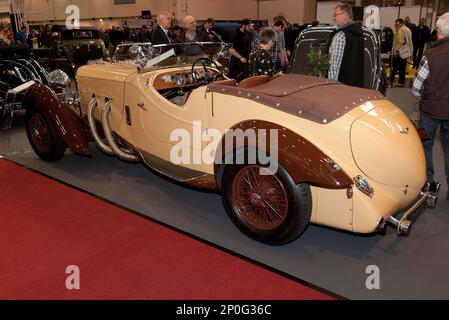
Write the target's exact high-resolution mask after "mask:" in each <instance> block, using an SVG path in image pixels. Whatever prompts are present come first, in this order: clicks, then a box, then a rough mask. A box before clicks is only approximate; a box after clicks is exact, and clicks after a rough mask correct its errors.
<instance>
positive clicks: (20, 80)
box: [0, 46, 49, 129]
mask: <svg viewBox="0 0 449 320" xmlns="http://www.w3.org/2000/svg"><path fill="white" fill-rule="evenodd" d="M35 82H40V83H43V84H46V85H48V84H49V74H48V72H47V70H45V69H44V68H42V66H41V65H40V64H39V63H38V62H36V61H35V60H34V59H33V58H31V56H30V49H29V48H28V47H27V46H14V47H6V48H0V129H9V128H10V127H11V124H12V117H13V114H14V112H15V111H17V110H20V109H21V108H22V103H21V102H22V98H23V95H24V93H25V91H26V89H27V88H28V87H29V86H31V85H32V84H34V83H35Z"/></svg>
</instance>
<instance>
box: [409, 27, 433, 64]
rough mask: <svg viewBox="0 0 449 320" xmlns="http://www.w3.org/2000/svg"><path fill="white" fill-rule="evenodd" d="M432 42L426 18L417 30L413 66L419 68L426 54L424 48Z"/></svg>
mask: <svg viewBox="0 0 449 320" xmlns="http://www.w3.org/2000/svg"><path fill="white" fill-rule="evenodd" d="M429 40H430V29H429V27H428V26H426V18H421V20H420V21H419V26H418V27H416V29H415V41H416V44H414V45H413V66H414V68H417V67H418V66H419V63H420V62H421V58H422V56H423V52H424V46H425V45H426V44H427V43H428V42H429Z"/></svg>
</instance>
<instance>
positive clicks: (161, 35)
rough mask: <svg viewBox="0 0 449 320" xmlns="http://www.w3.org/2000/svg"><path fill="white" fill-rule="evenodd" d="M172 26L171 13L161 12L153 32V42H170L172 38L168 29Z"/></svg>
mask: <svg viewBox="0 0 449 320" xmlns="http://www.w3.org/2000/svg"><path fill="white" fill-rule="evenodd" d="M170 26H171V15H170V13H168V12H162V13H159V14H158V16H157V26H156V28H155V29H154V30H153V32H152V33H151V44H153V45H156V44H170V43H172V40H171V39H170V35H169V33H168V30H169V29H170Z"/></svg>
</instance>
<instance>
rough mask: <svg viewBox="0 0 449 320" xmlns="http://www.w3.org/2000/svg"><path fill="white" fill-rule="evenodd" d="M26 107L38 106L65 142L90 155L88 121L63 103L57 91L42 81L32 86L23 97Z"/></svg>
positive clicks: (77, 150) (70, 146)
mask: <svg viewBox="0 0 449 320" xmlns="http://www.w3.org/2000/svg"><path fill="white" fill-rule="evenodd" d="M22 105H23V107H24V108H26V109H29V108H37V109H38V110H40V111H41V112H43V113H44V114H45V115H46V117H47V119H49V121H50V125H51V126H52V127H53V128H54V129H55V131H56V132H57V133H58V134H59V135H60V137H61V139H62V140H63V141H64V143H65V144H66V145H67V146H68V147H69V148H70V149H71V150H72V151H73V152H74V153H76V154H80V155H85V156H90V155H91V154H90V152H89V142H90V139H89V138H88V136H87V134H86V132H89V131H88V128H87V127H86V123H85V122H84V121H83V120H82V119H81V118H80V117H79V116H78V115H77V114H76V112H75V111H73V110H72V109H71V108H70V107H69V106H67V105H65V104H63V103H61V102H60V101H59V99H58V97H57V96H56V94H55V92H54V91H53V90H52V89H50V88H49V87H47V86H46V85H43V84H41V83H36V84H35V85H33V86H31V87H30V88H29V89H28V90H27V92H26V93H25V96H24V97H23V101H22Z"/></svg>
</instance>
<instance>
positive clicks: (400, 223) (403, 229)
mask: <svg viewBox="0 0 449 320" xmlns="http://www.w3.org/2000/svg"><path fill="white" fill-rule="evenodd" d="M388 222H389V223H391V224H392V225H394V226H395V227H396V231H397V233H398V234H399V235H402V236H407V235H408V234H409V233H410V229H411V228H412V222H411V221H410V220H408V219H403V220H398V219H396V218H395V217H393V216H391V217H389V218H388Z"/></svg>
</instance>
